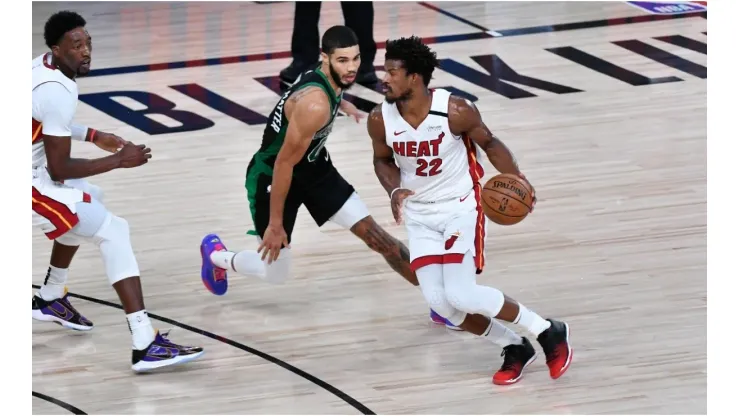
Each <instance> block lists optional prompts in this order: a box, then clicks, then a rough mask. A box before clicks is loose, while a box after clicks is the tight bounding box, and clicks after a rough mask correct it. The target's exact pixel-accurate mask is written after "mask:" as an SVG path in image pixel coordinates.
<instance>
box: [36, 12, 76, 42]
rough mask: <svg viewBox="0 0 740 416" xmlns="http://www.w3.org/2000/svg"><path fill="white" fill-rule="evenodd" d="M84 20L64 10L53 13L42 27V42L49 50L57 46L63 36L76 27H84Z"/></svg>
mask: <svg viewBox="0 0 740 416" xmlns="http://www.w3.org/2000/svg"><path fill="white" fill-rule="evenodd" d="M86 24H87V22H86V21H85V19H84V18H83V17H82V16H80V15H79V14H77V13H75V12H70V11H68V10H64V11H61V12H57V13H54V14H53V15H52V16H51V17H50V18H49V20H47V21H46V25H45V26H44V40H45V41H46V46H48V47H49V48H51V47H52V46H54V45H58V44H59V41H61V40H62V38H63V37H64V34H65V33H67V32H69V31H70V30H72V29H75V28H78V27H85V25H86Z"/></svg>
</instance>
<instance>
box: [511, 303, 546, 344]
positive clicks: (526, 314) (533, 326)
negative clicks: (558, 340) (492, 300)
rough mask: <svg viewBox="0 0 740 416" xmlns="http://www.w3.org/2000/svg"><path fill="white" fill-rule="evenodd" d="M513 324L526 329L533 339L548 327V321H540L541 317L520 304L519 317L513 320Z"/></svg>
mask: <svg viewBox="0 0 740 416" xmlns="http://www.w3.org/2000/svg"><path fill="white" fill-rule="evenodd" d="M514 323H515V324H519V325H521V326H523V327H525V328H527V330H528V331H529V332H531V333H532V334H533V335H534V336H535V337H537V336H539V335H540V334H541V333H542V332H544V331H545V330H546V329H547V328H549V327H550V321H546V320H544V319H542V317H541V316H539V315H537V314H536V313H534V312H532V311H530V310H529V309H527V307H526V306H524V305H522V304H521V303H520V304H519V315H518V316H517V317H516V319H514Z"/></svg>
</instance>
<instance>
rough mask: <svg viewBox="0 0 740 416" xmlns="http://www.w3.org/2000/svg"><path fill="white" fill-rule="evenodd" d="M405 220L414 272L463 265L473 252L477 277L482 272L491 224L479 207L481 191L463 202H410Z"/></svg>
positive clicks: (405, 210)
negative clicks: (489, 224) (466, 255)
mask: <svg viewBox="0 0 740 416" xmlns="http://www.w3.org/2000/svg"><path fill="white" fill-rule="evenodd" d="M403 217H404V221H405V223H406V230H407V231H408V236H409V254H410V257H411V270H414V271H416V270H417V269H419V268H421V267H424V266H427V265H429V264H445V263H462V260H463V256H464V255H465V253H466V252H468V251H471V252H472V253H473V255H474V257H475V267H476V273H481V272H482V271H483V266H484V264H485V253H484V249H485V238H486V231H487V228H488V221H487V219H486V217H485V214H483V207H482V206H481V204H480V187H475V188H474V189H472V190H471V191H470V192H469V193H468V194H467V195H465V196H463V197H461V198H455V199H450V200H445V201H438V202H433V203H424V202H412V201H408V202H406V204H405V207H404V209H403Z"/></svg>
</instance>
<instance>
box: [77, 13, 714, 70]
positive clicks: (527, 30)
mask: <svg viewBox="0 0 740 416" xmlns="http://www.w3.org/2000/svg"><path fill="white" fill-rule="evenodd" d="M425 7H428V6H425ZM432 7H433V10H436V11H438V12H440V13H443V14H444V15H446V16H450V17H452V18H455V19H457V20H460V21H464V22H466V23H468V24H470V25H472V26H473V27H475V28H476V29H479V31H477V32H472V33H463V34H458V35H444V36H430V37H425V38H422V40H423V41H424V43H426V44H427V45H433V44H440V43H452V42H462V41H468V40H476V39H486V38H500V37H511V36H523V35H533V34H537V33H552V32H566V31H570V30H580V29H593V28H597V27H607V26H619V25H629V24H635V23H646V22H657V21H662V20H672V19H688V18H692V17H701V18H704V19H706V18H707V12H696V13H684V14H677V15H659V14H646V15H640V16H633V17H618V18H613V19H600V20H589V21H583V22H574V23H558V24H552V25H543V26H531V27H523V28H514V29H501V30H487V29H486V28H484V27H483V26H480V25H477V24H476V23H473V22H470V21H467V20H465V19H462V18H460V17H453V16H454V15H452V14H451V13H449V12H446V11H444V10H442V9H439V8H437V7H436V6H432ZM376 44H377V47H378V49H383V48H385V42H377V43H376ZM290 56H291V53H290V51H280V52H268V53H255V54H251V55H237V56H226V57H218V58H205V59H193V60H189V61H176V62H161V63H156V64H146V65H132V66H119V67H113V68H101V69H93V70H92V71H90V73H89V74H88V75H87V76H88V77H101V76H107V75H122V74H134V73H139V72H151V71H165V70H169V69H180V68H196V67H202V66H214V65H226V64H232V63H238V62H255V61H268V60H273V59H284V58H290Z"/></svg>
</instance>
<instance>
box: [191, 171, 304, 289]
mask: <svg viewBox="0 0 740 416" xmlns="http://www.w3.org/2000/svg"><path fill="white" fill-rule="evenodd" d="M271 183H272V177H271V176H270V175H267V174H266V173H264V172H259V171H258V170H255V169H253V165H252V164H250V168H249V169H248V171H247V179H246V188H247V197H248V199H249V207H250V212H251V215H252V221H253V222H254V227H255V230H254V231H250V232H249V234H253V235H257V236H258V237H259V238H262V236H264V234H265V231H266V230H267V227H268V225H269V223H270V192H269V189H270V185H271ZM300 206H301V191H300V189H299V188H298V187H297V186H291V189H290V191H289V192H288V196H287V197H286V200H285V206H284V208H283V228H284V229H285V232H286V234H288V242H290V241H291V236H292V233H293V227H294V225H295V221H296V218H297V216H298V209H299V208H300ZM200 252H201V257H202V260H203V261H202V266H201V279H202V281H203V284H204V285H205V286H206V288H207V289H208V290H209V291H210V292H211V293H213V294H215V295H219V296H220V295H223V294H225V293H226V291H227V290H228V274H227V273H228V271H233V272H236V273H238V274H241V275H244V276H256V277H259V278H260V279H262V280H264V281H266V282H268V283H272V284H281V283H284V282H285V281H286V280H288V278H289V277H290V265H291V253H290V249H289V248H286V247H284V248H283V249H282V250H280V256H278V258H277V260H275V261H274V262H272V263H271V264H267V262H266V261H263V260H262V254H260V253H258V252H257V250H254V249H247V250H242V251H239V252H235V251H229V250H228V249H227V248H226V245H225V244H224V242H223V241H222V240H221V238H220V237H219V236H218V235H216V234H208V235H206V236H205V237H204V238H203V241H202V242H201V246H200Z"/></svg>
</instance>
